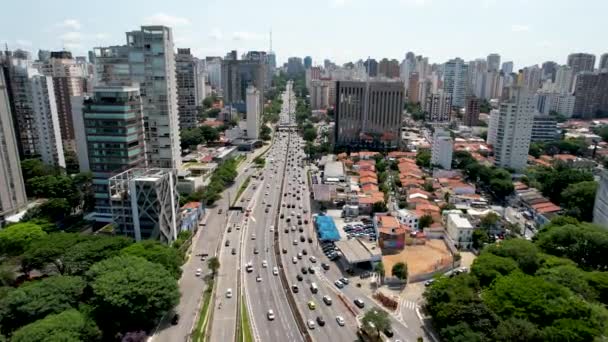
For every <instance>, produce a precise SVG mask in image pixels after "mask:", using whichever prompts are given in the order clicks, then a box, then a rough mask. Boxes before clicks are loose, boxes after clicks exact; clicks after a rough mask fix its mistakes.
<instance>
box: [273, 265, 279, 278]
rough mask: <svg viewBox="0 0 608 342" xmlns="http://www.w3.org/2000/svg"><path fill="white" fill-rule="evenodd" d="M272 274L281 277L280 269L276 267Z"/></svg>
mask: <svg viewBox="0 0 608 342" xmlns="http://www.w3.org/2000/svg"><path fill="white" fill-rule="evenodd" d="M272 274H273V275H275V276H276V275H279V268H278V267H276V266H275V267H273V268H272Z"/></svg>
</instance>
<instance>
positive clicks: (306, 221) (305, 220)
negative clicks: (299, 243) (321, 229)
mask: <svg viewBox="0 0 608 342" xmlns="http://www.w3.org/2000/svg"><path fill="white" fill-rule="evenodd" d="M304 212H306V211H304ZM304 224H308V220H307V219H304Z"/></svg>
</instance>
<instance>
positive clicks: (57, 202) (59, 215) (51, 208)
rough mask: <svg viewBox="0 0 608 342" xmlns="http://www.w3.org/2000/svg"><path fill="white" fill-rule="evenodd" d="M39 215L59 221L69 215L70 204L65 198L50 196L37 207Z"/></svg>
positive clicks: (70, 210)
mask: <svg viewBox="0 0 608 342" xmlns="http://www.w3.org/2000/svg"><path fill="white" fill-rule="evenodd" d="M38 210H39V215H40V216H42V217H45V218H48V219H49V220H52V221H60V220H63V219H65V218H66V217H68V216H70V214H71V213H72V206H71V205H70V203H68V201H67V200H66V199H65V198H51V199H49V200H48V201H46V202H44V203H42V204H41V205H40V207H38Z"/></svg>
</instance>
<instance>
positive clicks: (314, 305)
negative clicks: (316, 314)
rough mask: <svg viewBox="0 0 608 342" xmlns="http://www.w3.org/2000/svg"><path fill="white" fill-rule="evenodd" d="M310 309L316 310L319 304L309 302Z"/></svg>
mask: <svg viewBox="0 0 608 342" xmlns="http://www.w3.org/2000/svg"><path fill="white" fill-rule="evenodd" d="M308 308H309V309H310V310H314V309H316V308H317V304H315V302H313V301H312V300H311V301H309V302H308Z"/></svg>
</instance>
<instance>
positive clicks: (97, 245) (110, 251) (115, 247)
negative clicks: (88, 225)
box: [60, 235, 132, 275]
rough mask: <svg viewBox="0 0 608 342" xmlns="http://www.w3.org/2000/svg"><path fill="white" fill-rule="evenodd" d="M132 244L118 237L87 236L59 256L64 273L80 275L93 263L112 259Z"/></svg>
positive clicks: (124, 238)
mask: <svg viewBox="0 0 608 342" xmlns="http://www.w3.org/2000/svg"><path fill="white" fill-rule="evenodd" d="M131 243H132V241H131V240H130V239H127V238H126V237H119V236H102V235H93V236H87V237H86V239H84V240H83V241H79V242H78V243H76V244H75V245H73V246H72V247H71V248H70V249H68V250H66V251H65V252H64V253H63V254H62V255H61V256H60V262H61V263H62V265H63V267H64V273H65V274H70V275H81V274H83V273H85V272H86V271H87V270H88V269H89V268H90V267H91V265H93V264H94V263H96V262H98V261H101V260H104V259H107V258H109V257H113V256H115V255H117V254H119V253H120V251H121V250H122V249H123V248H125V247H127V246H129V245H130V244H131Z"/></svg>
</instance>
